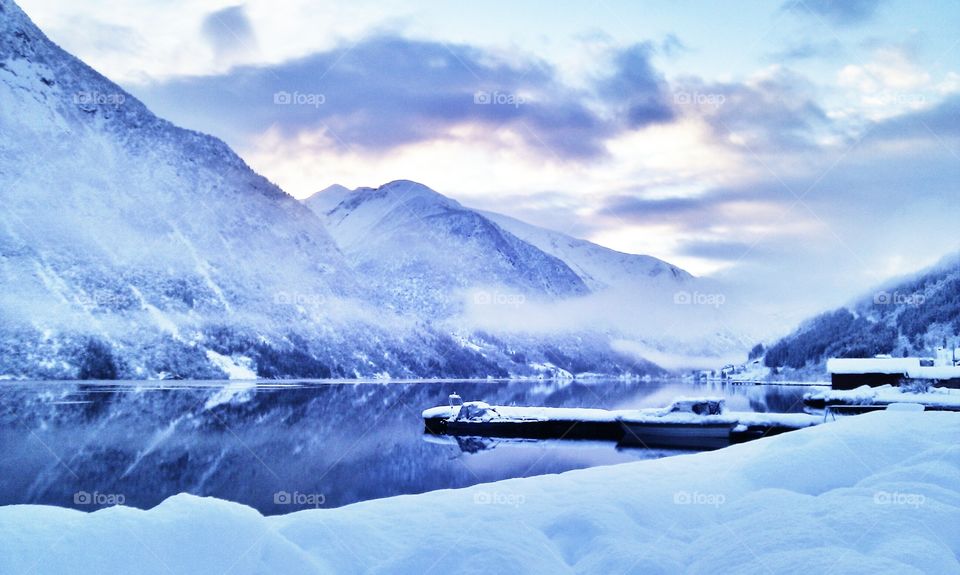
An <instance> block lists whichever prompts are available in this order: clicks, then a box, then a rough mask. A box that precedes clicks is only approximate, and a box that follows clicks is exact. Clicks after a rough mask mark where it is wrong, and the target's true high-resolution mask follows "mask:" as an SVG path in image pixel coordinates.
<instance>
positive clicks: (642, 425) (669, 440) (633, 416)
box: [619, 398, 739, 449]
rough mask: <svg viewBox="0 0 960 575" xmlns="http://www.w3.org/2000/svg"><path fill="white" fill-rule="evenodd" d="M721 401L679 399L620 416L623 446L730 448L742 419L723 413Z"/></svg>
mask: <svg viewBox="0 0 960 575" xmlns="http://www.w3.org/2000/svg"><path fill="white" fill-rule="evenodd" d="M724 411H725V409H724V401H723V399H719V398H697V399H687V398H680V399H677V400H676V401H674V402H673V403H672V404H670V405H669V406H668V407H666V408H664V409H645V410H639V411H634V412H629V413H624V414H621V415H620V416H619V420H620V424H621V425H622V426H623V437H622V438H621V439H620V443H621V444H623V445H635V446H649V447H678V448H692V449H716V448H720V447H726V446H727V445H730V442H731V440H730V434H731V432H732V431H733V428H734V427H736V426H737V424H738V423H739V420H738V419H737V418H736V417H732V416H730V415H727V414H725V413H724Z"/></svg>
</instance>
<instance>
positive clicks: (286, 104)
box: [20, 0, 960, 321]
mask: <svg viewBox="0 0 960 575" xmlns="http://www.w3.org/2000/svg"><path fill="white" fill-rule="evenodd" d="M20 4H21V6H22V7H23V8H24V9H25V10H26V11H27V13H28V14H29V15H30V16H31V17H32V18H33V19H34V21H35V22H36V23H37V24H38V25H39V26H40V27H41V28H42V29H43V30H44V31H45V32H46V33H47V34H48V35H49V36H50V37H51V38H52V39H53V40H54V41H56V42H58V43H59V44H61V46H63V47H64V48H65V49H67V50H69V51H70V52H72V53H74V54H75V55H77V56H79V57H80V58H81V59H83V60H84V61H86V62H87V63H88V64H90V65H92V66H93V67H94V68H96V69H97V70H98V71H100V72H101V73H103V74H105V75H106V76H108V77H110V78H111V79H112V80H114V81H116V82H118V83H119V84H121V85H122V86H123V87H124V88H125V89H127V90H129V91H130V92H132V93H133V94H134V95H136V96H137V97H139V98H140V99H142V100H143V101H144V102H145V103H146V104H147V105H148V106H149V107H150V108H151V109H152V110H153V111H154V112H156V113H157V114H159V115H161V116H163V117H166V118H168V119H170V120H172V121H174V122H176V123H178V124H180V125H182V126H185V127H188V128H192V129H197V130H200V131H204V132H208V133H211V134H213V135H216V136H218V137H220V138H223V139H224V140H225V141H226V142H227V143H228V144H230V145H231V146H232V147H233V148H234V149H235V150H236V151H237V152H238V153H239V154H240V155H241V156H242V157H243V158H244V159H245V160H246V161H247V162H248V163H249V164H250V165H251V166H252V167H253V168H254V169H256V170H257V171H258V172H260V173H262V174H263V175H265V176H267V177H268V178H270V179H271V180H273V181H274V182H276V183H278V184H279V185H280V186H281V187H282V188H283V189H285V190H286V191H287V192H289V193H291V194H293V195H294V196H296V197H299V198H304V197H307V196H309V195H310V194H312V193H314V192H316V191H318V190H321V189H323V188H325V187H327V186H329V185H331V184H334V183H338V184H342V185H346V186H348V187H357V186H376V185H380V184H382V183H385V182H388V181H391V180H395V179H411V180H416V181H420V182H422V183H424V184H426V185H428V186H430V187H432V188H434V189H436V190H437V191H439V192H441V193H443V194H445V195H447V196H450V197H453V198H455V199H457V200H459V201H460V202H461V203H463V204H465V205H468V206H471V207H477V208H481V209H486V210H493V211H498V212H501V213H505V214H508V215H511V216H514V217H518V218H520V219H523V220H525V221H528V222H530V223H534V224H537V225H541V226H544V227H549V228H552V229H556V230H559V231H563V232H567V233H570V234H572V235H575V236H578V237H583V238H586V239H589V240H592V241H595V242H597V243H600V244H602V245H605V246H607V247H610V248H613V249H617V250H620V251H624V252H629V253H640V254H649V255H653V256H656V257H659V258H661V259H664V260H667V261H669V262H671V263H673V264H676V265H679V266H681V267H683V268H684V269H686V270H688V271H690V272H691V273H694V274H696V275H701V276H710V277H714V278H717V279H718V280H720V281H722V282H726V284H727V285H730V286H734V288H732V289H739V290H741V291H744V292H745V293H750V294H752V301H754V302H755V305H756V307H757V310H758V313H760V312H762V313H768V314H779V316H780V317H782V318H784V320H785V321H794V320H798V319H802V318H803V317H805V316H806V315H809V314H810V313H812V312H814V311H819V310H822V309H827V308H829V307H833V306H835V305H840V304H843V303H845V302H847V301H849V300H850V299H852V298H854V297H856V296H858V295H862V294H865V293H867V292H868V290H869V289H870V288H872V287H874V286H876V285H877V284H879V283H881V282H883V281H885V280H888V279H889V278H892V277H895V276H898V275H903V274H909V273H911V272H915V271H916V270H919V269H921V268H923V267H926V266H929V265H932V264H934V263H935V262H936V261H938V260H939V259H940V258H942V257H943V256H945V255H946V254H948V253H951V252H955V251H957V250H960V232H958V226H957V222H958V220H960V193H958V189H957V184H956V182H957V181H958V180H960V178H958V176H960V35H958V34H957V30H958V29H960V2H956V1H955V0H947V1H936V0H932V1H927V2H923V3H915V2H909V1H907V0H847V1H844V2H840V1H836V2H834V1H830V0H803V1H798V0H788V1H785V2H779V1H763V2H760V1H749V0H744V1H739V2H736V3H735V4H734V3H719V2H692V1H684V2H676V1H670V0H653V1H644V2H636V1H623V2H619V1H614V0H601V1H591V0H585V1H584V2H578V3H556V2H547V1H529V2H522V1H521V2H517V1H512V2H501V1H496V0H488V1H485V2H475V3H459V2H456V3H454V2H443V1H439V0H437V1H422V2H396V1H392V0H382V1H377V2H372V1H365V0H354V1H352V2H349V3H345V2H332V1H331V2H328V1H322V0H319V1H318V0H270V1H266V0H249V1H247V2H240V3H237V2H236V1H227V2H222V1H217V0H87V1H85V2H82V3H77V2H68V1H66V0H20Z"/></svg>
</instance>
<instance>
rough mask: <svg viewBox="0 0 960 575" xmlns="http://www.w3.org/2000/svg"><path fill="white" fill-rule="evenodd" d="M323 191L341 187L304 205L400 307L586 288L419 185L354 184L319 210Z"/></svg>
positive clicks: (451, 307)
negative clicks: (485, 293)
mask: <svg viewBox="0 0 960 575" xmlns="http://www.w3.org/2000/svg"><path fill="white" fill-rule="evenodd" d="M328 193H330V194H331V195H332V196H334V197H341V196H340V194H342V190H338V189H334V190H330V191H329V192H327V191H325V192H321V193H319V194H317V195H315V196H313V197H311V198H309V199H307V200H306V204H307V206H309V207H310V208H311V209H313V210H314V211H315V212H316V213H317V215H318V216H320V217H321V218H323V219H324V222H325V223H326V225H327V229H328V230H329V231H330V233H331V235H332V236H333V237H334V239H335V240H336V242H337V244H338V245H339V247H340V249H341V250H343V252H344V253H345V254H346V256H347V258H348V259H349V260H350V261H351V263H352V264H353V265H354V266H355V268H356V269H357V271H359V272H360V273H361V274H362V275H363V276H364V277H365V278H366V279H367V280H368V281H370V282H372V283H373V284H374V285H375V286H377V289H378V291H379V292H380V293H382V294H384V295H386V296H387V297H388V298H389V301H390V302H392V303H394V304H395V305H397V306H399V307H401V308H403V309H410V310H423V311H427V312H428V313H429V312H432V311H442V312H446V313H453V312H455V311H456V310H457V309H458V308H459V305H460V303H462V300H463V298H464V297H465V296H466V294H467V292H468V291H469V290H474V289H485V290H505V291H507V292H510V293H516V294H523V295H524V296H525V297H533V298H547V299H551V298H555V297H566V296H574V295H582V294H585V293H587V292H588V289H587V287H586V285H585V284H584V283H583V281H582V280H581V279H580V278H579V277H578V276H577V275H576V273H574V272H573V271H572V270H571V269H570V268H569V267H568V266H567V265H566V264H564V263H563V262H562V261H560V260H559V259H557V258H555V257H553V256H551V255H549V254H546V253H544V252H543V251H541V250H540V249H538V248H536V247H535V246H532V245H530V244H528V243H527V242H524V241H523V240H520V239H519V238H517V237H516V236H514V235H513V234H511V233H510V232H507V231H505V230H504V229H502V228H501V227H500V226H498V225H497V224H495V223H494V222H493V221H491V220H490V219H488V218H487V217H485V216H484V215H482V214H480V213H478V212H475V211H473V210H470V209H467V208H465V207H463V206H462V205H460V203H459V202H457V201H455V200H452V199H450V198H448V197H446V196H444V195H442V194H440V193H438V192H436V191H434V190H432V189H430V188H429V187H427V186H425V185H423V184H420V183H417V182H412V181H409V180H397V181H393V182H390V183H388V184H384V185H382V186H380V187H378V188H357V189H356V190H354V191H352V192H350V193H349V194H345V195H343V196H342V198H343V199H342V200H341V201H340V203H339V204H337V205H336V206H334V207H332V208H329V209H324V208H325V207H326V206H328V205H329V200H328V198H325V197H324V196H325V195H326V194H328Z"/></svg>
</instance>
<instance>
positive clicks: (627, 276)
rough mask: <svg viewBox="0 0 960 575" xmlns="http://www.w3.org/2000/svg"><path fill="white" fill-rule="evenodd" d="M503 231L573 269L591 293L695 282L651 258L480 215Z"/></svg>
mask: <svg viewBox="0 0 960 575" xmlns="http://www.w3.org/2000/svg"><path fill="white" fill-rule="evenodd" d="M480 213H482V214H483V215H484V216H486V217H487V218H489V219H491V220H493V221H494V222H496V223H497V225H499V226H500V227H502V228H503V229H505V230H507V231H509V232H510V233H512V234H513V235H515V236H517V237H519V238H520V239H522V240H523V241H525V242H527V243H530V244H532V245H534V246H536V247H538V248H540V249H541V250H543V251H544V252H546V253H548V254H550V255H552V256H554V257H556V258H559V259H560V260H562V261H563V262H565V263H566V264H567V265H568V266H570V267H571V269H573V270H574V271H575V272H576V273H577V275H578V276H580V278H581V279H583V281H584V282H585V283H586V284H587V286H588V287H589V288H590V290H591V291H602V290H605V289H610V288H612V289H625V288H626V289H644V288H653V287H654V286H666V287H668V288H670V289H672V290H676V289H677V288H678V286H682V285H684V284H685V283H686V282H689V281H690V280H693V276H692V275H690V274H689V273H688V272H686V271H684V270H682V269H680V268H678V267H677V266H674V265H671V264H669V263H667V262H665V261H663V260H659V259H657V258H655V257H652V256H645V255H634V254H625V253H623V252H618V251H616V250H611V249H609V248H605V247H603V246H600V245H597V244H595V243H593V242H589V241H587V240H582V239H579V238H574V237H571V236H568V235H567V234H562V233H560V232H556V231H553V230H548V229H546V228H541V227H539V226H534V225H531V224H528V223H526V222H522V221H520V220H518V219H516V218H511V217H510V216H505V215H503V214H498V213H495V212H486V211H485V212H480Z"/></svg>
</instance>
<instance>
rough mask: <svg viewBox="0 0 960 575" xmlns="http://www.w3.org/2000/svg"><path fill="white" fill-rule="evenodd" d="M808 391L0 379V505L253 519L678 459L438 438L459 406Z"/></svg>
mask: <svg viewBox="0 0 960 575" xmlns="http://www.w3.org/2000/svg"><path fill="white" fill-rule="evenodd" d="M806 390H808V388H806V387H797V386H790V387H787V386H731V385H726V384H720V383H712V384H695V383H691V382H683V381H678V380H667V381H656V382H639V381H632V382H627V381H619V380H598V381H591V382H579V381H577V382H573V381H559V382H558V381H543V382H530V381H430V382H409V383H401V382H391V383H355V382H339V383H330V382H323V383H318V382H276V381H271V382H259V383H256V384H243V385H237V384H236V383H234V384H229V383H228V382H142V381H140V382H94V383H91V382H9V381H8V382H0V505H10V504H18V503H39V504H47V505H58V506H64V507H74V508H77V509H84V510H93V509H97V508H99V507H103V506H106V505H109V504H112V503H117V502H122V503H124V504H125V505H130V506H135V507H139V508H149V507H152V506H154V505H156V504H158V503H160V502H161V501H162V500H163V499H165V498H167V497H169V496H170V495H174V494H176V493H180V492H188V493H192V494H195V495H201V496H215V497H218V498H222V499H228V500H232V501H238V502H240V503H244V504H246V505H250V506H252V507H254V508H256V509H258V510H259V511H261V512H262V513H265V514H276V513H288V512H291V511H296V510H299V509H303V508H308V507H317V506H322V507H336V506H341V505H345V504H348V503H353V502H356V501H363V500H367V499H374V498H380V497H388V496H392V495H400V494H407V493H419V492H423V491H429V490H433V489H443V488H453V487H464V486H467V485H472V484H476V483H482V482H489V481H496V480H499V479H505V478H510V477H525V476H531V475H540V474H545V473H558V472H562V471H567V470H570V469H576V468H583V467H590V466H596V465H605V464H613V463H620V462H627V461H635V460H638V459H649V458H656V457H663V456H668V455H674V454H677V453H680V452H677V451H668V450H648V449H618V448H617V447H616V445H615V444H614V443H613V442H581V441H523V442H511V441H503V440H486V439H468V440H456V439H454V438H434V437H428V436H425V435H424V434H423V423H422V420H421V418H420V412H421V411H422V410H423V409H425V408H427V407H433V406H435V405H443V404H446V403H447V397H448V395H449V394H450V393H453V392H457V393H459V394H460V395H461V396H462V397H463V398H464V399H465V400H484V401H487V402H489V403H495V404H506V405H545V406H554V407H602V408H608V409H628V408H642V407H657V406H663V405H666V404H668V403H669V402H670V401H671V400H673V399H674V398H675V397H678V396H682V395H687V396H689V395H711V396H723V397H726V398H727V404H728V406H729V407H730V408H731V409H735V410H738V411H773V412H795V411H801V410H802V402H801V398H802V395H803V393H804V391H806Z"/></svg>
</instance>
